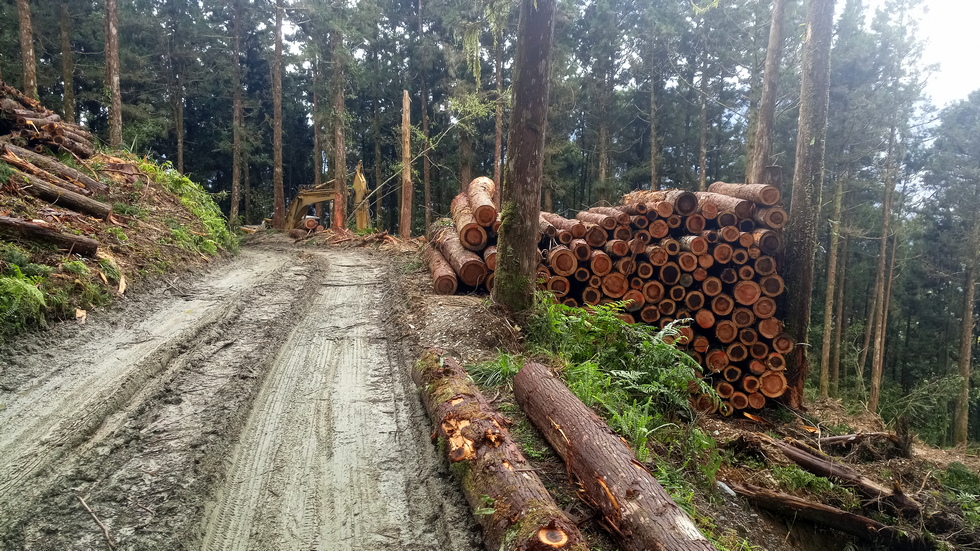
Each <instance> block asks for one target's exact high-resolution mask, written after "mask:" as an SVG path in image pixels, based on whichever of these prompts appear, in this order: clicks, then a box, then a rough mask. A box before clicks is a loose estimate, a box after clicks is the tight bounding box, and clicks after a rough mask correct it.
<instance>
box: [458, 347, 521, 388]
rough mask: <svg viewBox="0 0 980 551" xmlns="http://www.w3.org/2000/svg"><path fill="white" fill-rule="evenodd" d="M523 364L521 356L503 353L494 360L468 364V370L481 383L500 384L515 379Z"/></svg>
mask: <svg viewBox="0 0 980 551" xmlns="http://www.w3.org/2000/svg"><path fill="white" fill-rule="evenodd" d="M522 365H523V359H522V358H521V357H520V356H514V355H511V354H504V353H501V354H499V355H498V356H497V357H496V358H494V359H492V360H489V361H486V362H482V363H478V364H472V365H468V366H466V372H467V373H469V374H470V377H472V378H473V380H474V381H475V382H476V383H477V384H479V385H482V386H500V385H502V384H504V383H506V382H508V381H510V380H511V379H513V378H514V375H517V372H518V371H520V370H521V366H522Z"/></svg>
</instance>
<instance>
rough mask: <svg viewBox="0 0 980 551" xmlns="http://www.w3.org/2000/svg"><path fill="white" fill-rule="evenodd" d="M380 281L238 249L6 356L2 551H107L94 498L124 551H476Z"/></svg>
mask: <svg viewBox="0 0 980 551" xmlns="http://www.w3.org/2000/svg"><path fill="white" fill-rule="evenodd" d="M388 269H389V266H387V265H385V264H383V263H382V262H381V261H379V260H377V259H376V258H374V257H372V256H371V255H369V254H365V253H361V252H350V251H344V252H340V251H332V252H327V253H323V252H310V251H297V250H296V249H293V248H290V247H283V246H278V247H277V246H270V247H266V248H264V249H261V250H254V249H253V250H249V249H246V250H244V251H243V253H242V255H241V257H239V258H238V259H236V260H234V261H232V262H231V263H230V264H226V265H224V266H216V267H214V268H213V269H212V270H210V273H209V274H205V275H204V276H203V277H202V278H200V280H199V281H197V282H191V283H188V284H186V285H182V287H183V289H182V290H181V289H176V288H174V290H176V291H177V293H178V294H177V296H164V297H162V298H161V297H160V296H159V295H160V294H161V293H157V294H156V295H155V296H150V297H146V296H144V297H140V298H138V299H135V300H134V302H133V304H131V305H129V306H127V307H125V309H124V310H125V311H124V312H123V314H124V315H125V317H123V318H122V321H121V322H114V321H113V320H111V319H108V320H102V321H99V320H98V319H96V320H95V321H94V322H93V321H92V318H90V323H89V324H88V325H86V326H84V327H78V326H73V325H70V324H67V325H63V326H62V327H60V328H57V329H56V330H55V331H52V332H51V333H52V334H51V335H50V336H48V337H42V338H41V339H40V341H41V342H40V344H35V345H28V346H26V347H24V349H26V350H28V351H30V353H29V354H26V355H25V354H24V353H23V351H22V350H21V351H20V352H21V353H20V354H19V355H18V354H17V351H15V352H14V353H12V354H10V353H9V352H10V350H7V349H0V361H3V362H4V363H5V364H6V365H7V366H8V368H7V369H6V370H5V371H4V372H2V373H0V404H3V406H4V407H0V422H5V424H3V425H0V426H2V427H4V429H3V430H0V482H2V483H4V484H5V486H4V488H5V490H3V491H2V492H0V548H3V549H32V550H33V549H38V550H40V549H44V550H48V549H51V550H55V549H58V550H62V549H101V548H105V542H104V539H103V536H102V533H101V531H100V530H99V529H98V527H97V526H96V525H95V524H94V522H93V520H92V518H91V516H90V515H89V514H88V512H87V511H85V510H84V509H83V508H82V507H81V505H80V504H79V502H78V501H77V499H76V496H84V497H85V499H86V501H87V503H88V504H89V505H90V506H91V507H92V508H93V509H94V510H95V512H96V513H97V515H98V516H99V518H100V519H101V520H102V521H103V522H104V523H105V524H106V525H107V527H108V528H109V531H110V533H111V534H112V537H113V538H114V543H115V544H116V549H202V548H213V549H292V548H296V549H299V548H303V549H330V550H333V549H362V548H364V549H366V548H368V547H374V548H378V547H380V548H390V549H407V550H413V549H419V550H423V549H425V550H428V549H460V550H468V549H474V550H475V549H478V548H479V540H478V537H477V536H476V535H475V533H474V531H473V527H474V523H473V521H472V518H471V517H470V516H469V514H468V512H467V508H466V505H465V502H464V501H463V500H462V496H461V494H460V493H459V491H458V489H456V488H455V486H454V485H453V482H452V481H451V479H450V478H449V477H448V473H447V471H446V469H445V466H444V465H442V463H441V460H440V458H438V457H437V456H436V453H435V450H434V448H433V447H432V446H431V444H430V443H429V441H428V428H429V425H428V421H427V419H426V418H425V414H424V411H423V410H422V408H421V404H420V402H419V401H418V398H417V395H416V393H415V389H414V385H413V384H412V383H411V381H410V379H409V376H408V369H409V364H408V362H407V361H406V358H405V356H404V347H403V346H402V345H401V344H400V343H399V342H397V341H393V340H392V339H391V338H390V337H389V336H388V335H389V332H393V330H392V328H391V327H389V326H388V325H386V323H385V322H386V320H384V319H382V316H383V315H387V314H388V313H389V312H388V309H387V307H386V306H384V304H389V303H391V302H392V301H393V300H394V301H396V302H397V301H398V300H400V299H398V298H395V299H393V298H392V297H390V296H386V295H385V293H390V292H391V286H390V285H389V284H388V282H387V279H386V278H385V274H384V272H385V271H386V270H388ZM164 294H165V293H164ZM379 305H381V306H379ZM135 319H142V321H139V322H131V321H130V320H135ZM63 335H68V336H67V337H63V338H59V337H61V336H63ZM54 348H60V350H54ZM7 360H10V361H9V362H7ZM8 427H10V430H9V432H8ZM249 450H252V451H249ZM256 450H258V451H256ZM11 462H16V464H13V463H11ZM229 499H231V500H233V501H229ZM206 513H207V514H206ZM239 517H240V518H239ZM242 519H249V520H248V521H247V522H241V520H242ZM205 544H207V545H205Z"/></svg>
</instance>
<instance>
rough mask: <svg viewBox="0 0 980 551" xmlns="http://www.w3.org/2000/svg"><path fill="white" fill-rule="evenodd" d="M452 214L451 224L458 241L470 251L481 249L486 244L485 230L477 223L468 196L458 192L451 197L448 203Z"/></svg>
mask: <svg viewBox="0 0 980 551" xmlns="http://www.w3.org/2000/svg"><path fill="white" fill-rule="evenodd" d="M449 210H450V212H451V213H452V216H453V226H454V227H455V228H456V233H457V234H458V235H459V241H460V243H462V245H463V246H464V247H466V248H467V249H469V250H471V251H482V250H483V249H485V248H486V246H487V230H486V229H485V228H484V227H483V226H481V225H480V224H478V223H477V221H476V218H474V217H473V209H471V208H470V199H469V196H467V194H465V193H460V194H459V195H457V196H456V197H454V198H453V200H452V203H451V204H450V205H449Z"/></svg>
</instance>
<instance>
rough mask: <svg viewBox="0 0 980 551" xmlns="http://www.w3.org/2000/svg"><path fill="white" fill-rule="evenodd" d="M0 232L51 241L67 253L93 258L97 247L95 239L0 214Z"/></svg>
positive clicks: (46, 241)
mask: <svg viewBox="0 0 980 551" xmlns="http://www.w3.org/2000/svg"><path fill="white" fill-rule="evenodd" d="M0 233H5V234H7V235H14V236H18V237H22V238H24V239H29V240H33V241H43V242H45V243H52V244H54V245H55V246H57V247H58V248H59V249H62V250H64V251H67V253H68V254H72V253H77V254H80V255H82V256H87V257H90V258H94V257H95V254H96V252H98V249H99V242H98V241H96V240H95V239H91V238H88V237H82V236H80V235H69V234H66V233H62V232H60V231H58V230H56V229H54V228H51V227H48V226H46V225H42V224H37V223H35V222H31V221H28V220H22V219H20V218H13V217H10V216H0Z"/></svg>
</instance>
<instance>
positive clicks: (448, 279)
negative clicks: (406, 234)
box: [423, 246, 458, 295]
mask: <svg viewBox="0 0 980 551" xmlns="http://www.w3.org/2000/svg"><path fill="white" fill-rule="evenodd" d="M423 251H424V253H423V254H424V255H425V261H426V264H428V266H429V271H430V272H431V273H432V290H433V292H434V293H435V294H437V295H452V294H455V293H456V289H457V287H458V284H457V282H456V272H454V271H453V268H452V266H450V265H449V262H448V261H446V258H445V257H444V256H442V253H441V252H439V251H438V250H437V249H436V248H435V247H434V246H426V247H425V248H424V249H423Z"/></svg>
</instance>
